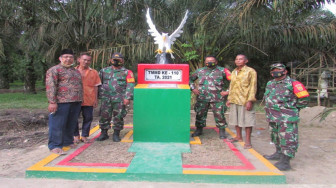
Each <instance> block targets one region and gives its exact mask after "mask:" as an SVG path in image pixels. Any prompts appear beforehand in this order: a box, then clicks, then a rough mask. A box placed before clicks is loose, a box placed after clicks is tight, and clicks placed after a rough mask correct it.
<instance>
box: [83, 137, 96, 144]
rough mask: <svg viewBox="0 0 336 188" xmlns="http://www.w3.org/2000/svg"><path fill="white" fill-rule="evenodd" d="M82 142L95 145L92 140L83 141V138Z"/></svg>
mask: <svg viewBox="0 0 336 188" xmlns="http://www.w3.org/2000/svg"><path fill="white" fill-rule="evenodd" d="M81 141H82V142H84V143H85V144H89V143H93V141H92V140H90V139H83V138H82V139H81Z"/></svg>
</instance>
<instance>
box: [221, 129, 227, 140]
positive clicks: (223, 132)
mask: <svg viewBox="0 0 336 188" xmlns="http://www.w3.org/2000/svg"><path fill="white" fill-rule="evenodd" d="M219 138H220V139H225V138H226V135H225V128H224V129H219Z"/></svg>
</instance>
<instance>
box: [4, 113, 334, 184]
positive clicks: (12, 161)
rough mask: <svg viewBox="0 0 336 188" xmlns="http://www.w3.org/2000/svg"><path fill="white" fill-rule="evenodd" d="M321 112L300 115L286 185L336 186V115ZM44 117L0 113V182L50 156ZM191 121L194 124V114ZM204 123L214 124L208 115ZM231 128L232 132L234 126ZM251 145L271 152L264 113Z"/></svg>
mask: <svg viewBox="0 0 336 188" xmlns="http://www.w3.org/2000/svg"><path fill="white" fill-rule="evenodd" d="M322 110H323V107H313V108H306V109H304V110H302V111H301V113H300V114H301V123H300V126H299V142H300V147H299V151H298V153H297V155H296V157H295V158H294V159H293V160H292V161H291V165H292V170H290V171H286V172H284V173H285V175H286V177H287V183H288V184H308V185H312V186H313V187H314V185H316V184H328V185H330V184H336V179H335V172H336V171H335V169H336V157H335V156H336V134H335V133H336V131H335V129H336V118H335V117H336V112H332V113H331V114H329V116H328V117H327V118H326V119H325V120H324V121H322V122H319V120H317V119H314V117H315V116H316V115H317V114H318V113H320V112H322ZM47 115H48V113H47V112H46V110H34V111H30V110H1V111H0V128H1V129H0V158H1V160H0V179H1V178H7V179H8V178H9V179H16V178H24V176H25V170H26V169H27V168H28V167H30V166H32V165H33V164H35V163H36V162H38V161H40V160H41V159H43V158H45V157H46V156H48V155H49V151H48V148H47V145H46V144H47V138H48V128H47V119H48V116H47ZM191 119H192V120H191V124H192V125H193V124H194V114H193V113H192V114H191ZM132 120H133V115H132V113H129V114H128V115H127V117H126V121H125V123H126V124H127V123H132ZM96 122H97V117H95V123H96ZM207 123H208V125H214V120H213V117H212V114H211V113H209V117H208V121H207ZM230 129H231V130H233V127H230ZM204 136H205V135H204ZM208 136H210V134H208ZM105 144H110V143H108V142H105ZM252 144H253V147H254V149H255V150H256V151H257V152H259V153H260V154H270V153H273V152H274V146H273V145H272V144H271V143H270V138H269V132H268V126H267V122H266V121H265V116H264V115H263V114H258V115H257V126H256V127H255V128H254V130H253V133H252ZM213 147H216V146H213ZM111 149H113V148H111ZM209 150H211V148H209ZM130 155H132V154H130ZM78 160H79V159H78Z"/></svg>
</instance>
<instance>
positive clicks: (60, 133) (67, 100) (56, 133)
mask: <svg viewBox="0 0 336 188" xmlns="http://www.w3.org/2000/svg"><path fill="white" fill-rule="evenodd" d="M59 60H60V63H59V64H58V65H56V66H53V67H51V68H50V69H49V70H48V71H47V74H46V91H47V98H48V102H49V106H48V110H49V112H50V115H49V142H48V147H49V149H50V151H51V152H53V153H56V154H61V155H62V154H65V152H64V151H63V149H62V148H63V146H70V147H72V148H73V147H75V145H74V142H73V141H74V140H73V135H74V134H73V133H74V130H75V126H77V118H78V115H79V112H80V108H81V101H82V98H83V88H82V78H81V74H80V72H79V71H78V70H76V69H75V68H74V67H73V62H74V54H73V52H72V50H70V49H64V50H62V52H61V56H60V57H59Z"/></svg>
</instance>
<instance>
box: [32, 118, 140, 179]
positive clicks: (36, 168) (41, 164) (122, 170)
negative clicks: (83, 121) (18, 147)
mask: <svg viewBox="0 0 336 188" xmlns="http://www.w3.org/2000/svg"><path fill="white" fill-rule="evenodd" d="M132 126H133V125H132ZM98 129H99V125H97V126H95V127H94V128H92V129H91V130H90V133H89V135H92V134H93V133H95V132H96V131H97V130H98ZM69 149H70V147H64V148H63V150H64V151H68V150H69ZM59 156H60V155H59V154H55V153H52V154H50V155H49V156H47V157H46V158H44V159H42V160H41V161H39V162H37V163H36V164H34V165H33V166H31V167H29V168H28V169H27V170H29V171H62V172H105V173H125V172H126V171H127V168H114V169H112V168H78V167H50V166H45V165H47V164H49V163H50V162H51V161H53V160H55V159H56V158H57V157H59Z"/></svg>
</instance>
